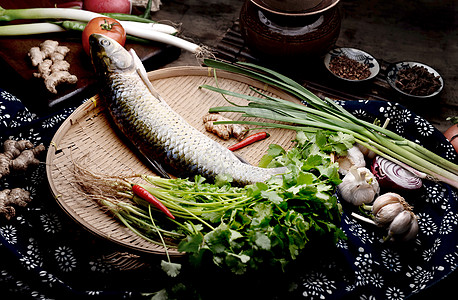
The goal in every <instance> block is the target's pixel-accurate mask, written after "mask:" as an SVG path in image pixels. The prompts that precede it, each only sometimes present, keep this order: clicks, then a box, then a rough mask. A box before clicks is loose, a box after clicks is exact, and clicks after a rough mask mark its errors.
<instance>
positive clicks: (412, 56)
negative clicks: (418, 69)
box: [153, 0, 458, 132]
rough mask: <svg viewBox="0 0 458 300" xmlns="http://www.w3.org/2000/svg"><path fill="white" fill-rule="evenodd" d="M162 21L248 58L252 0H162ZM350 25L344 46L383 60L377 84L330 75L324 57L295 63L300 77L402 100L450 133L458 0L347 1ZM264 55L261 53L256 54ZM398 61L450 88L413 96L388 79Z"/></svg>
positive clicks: (331, 89)
mask: <svg viewBox="0 0 458 300" xmlns="http://www.w3.org/2000/svg"><path fill="white" fill-rule="evenodd" d="M162 2H163V5H162V9H161V11H159V12H157V13H155V14H154V16H153V17H154V18H155V19H157V20H171V21H174V22H177V23H181V24H182V28H183V34H184V35H185V36H186V37H188V38H190V39H192V40H194V41H195V42H197V43H203V44H205V45H208V46H211V47H214V48H216V49H217V51H218V52H217V53H218V55H219V56H221V57H223V58H226V59H229V60H237V59H241V60H248V59H250V58H249V56H250V54H252V53H249V49H248V51H246V50H247V49H246V47H245V45H244V42H243V40H241V37H240V34H239V33H238V31H237V26H236V24H235V25H234V23H236V21H237V19H238V17H239V12H240V8H241V6H242V4H243V2H244V0H228V1H218V0H202V1H199V0H186V1H184V0H168V1H162ZM338 6H339V8H340V12H341V14H342V25H341V31H340V35H339V38H338V40H337V45H339V46H343V47H353V48H359V49H362V50H365V51H367V52H369V53H371V54H372V55H374V56H375V57H376V58H377V60H379V62H380V63H381V65H382V71H381V72H380V75H379V76H378V77H377V78H376V80H374V84H373V85H369V86H361V87H355V86H351V85H346V84H342V83H341V82H339V81H336V80H333V79H332V78H329V77H328V76H326V73H325V72H324V68H323V65H322V63H321V60H319V58H317V60H315V61H312V67H310V66H309V68H307V69H297V68H294V69H290V70H289V72H290V73H292V74H294V75H295V78H296V79H298V80H299V81H302V82H303V83H304V84H306V85H307V86H308V87H309V88H310V89H311V90H313V91H315V92H318V93H320V92H327V93H330V96H335V97H338V98H341V99H379V100H385V101H394V102H399V103H401V104H403V105H405V106H406V107H407V108H409V109H411V110H412V111H414V112H416V113H417V114H419V115H421V116H422V117H424V118H425V119H426V120H428V121H429V122H431V123H432V125H433V126H435V127H436V128H437V129H439V130H440V131H442V132H444V131H445V130H446V129H447V128H448V127H449V126H450V125H451V123H450V122H449V121H447V117H451V116H456V115H458V88H457V87H456V83H457V72H456V70H457V69H458V55H457V54H456V53H457V50H456V49H458V39H457V36H458V26H457V25H458V18H457V17H456V16H458V5H456V1H454V0H438V1H428V0H421V1H416V2H415V3H413V2H408V1H382V0H374V1H362V0H356V1H340V3H339V4H338ZM255 58H256V57H255ZM398 61H418V62H422V63H425V64H427V65H430V66H432V67H433V68H435V69H436V70H437V71H438V72H439V73H440V74H441V75H442V76H443V78H444V82H445V87H444V89H443V91H442V92H441V94H440V95H439V96H438V97H435V98H432V99H429V100H428V101H412V100H410V99H408V98H405V97H400V96H399V95H398V94H397V93H395V92H393V91H392V90H391V89H390V88H389V87H388V84H387V83H386V81H385V74H386V73H385V68H386V66H387V65H388V64H389V63H392V62H398ZM189 64H192V65H196V64H197V61H196V60H195V58H194V57H193V56H192V55H190V54H188V53H182V55H181V56H180V58H179V59H177V60H176V61H174V62H172V63H171V64H169V66H175V65H189Z"/></svg>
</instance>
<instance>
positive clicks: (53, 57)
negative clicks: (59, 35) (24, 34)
mask: <svg viewBox="0 0 458 300" xmlns="http://www.w3.org/2000/svg"><path fill="white" fill-rule="evenodd" d="M68 52H70V48H68V47H66V46H59V43H58V42H56V41H52V40H46V41H44V42H43V43H41V44H40V47H32V48H30V50H29V57H30V59H31V61H32V65H33V66H35V67H37V69H38V72H36V73H34V74H33V75H34V76H35V77H37V78H43V79H44V82H45V86H46V88H47V89H48V91H50V92H51V93H53V94H57V89H56V86H57V85H59V84H61V83H64V82H65V83H69V84H74V83H76V82H77V81H78V78H77V77H76V76H75V75H72V74H70V73H69V72H68V70H69V69H70V63H69V62H68V61H66V60H64V58H65V55H67V53H68Z"/></svg>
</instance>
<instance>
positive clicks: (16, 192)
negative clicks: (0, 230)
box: [0, 188, 31, 220]
mask: <svg viewBox="0 0 458 300" xmlns="http://www.w3.org/2000/svg"><path fill="white" fill-rule="evenodd" d="M30 201H31V198H30V193H29V192H28V191H26V190H24V189H21V188H14V189H12V190H10V189H4V190H3V191H0V215H3V216H4V217H5V218H6V219H7V220H10V219H11V218H12V217H14V216H15V215H16V209H15V208H14V206H19V207H25V206H26V205H27V204H28V203H29V202H30ZM13 205H14V206H13Z"/></svg>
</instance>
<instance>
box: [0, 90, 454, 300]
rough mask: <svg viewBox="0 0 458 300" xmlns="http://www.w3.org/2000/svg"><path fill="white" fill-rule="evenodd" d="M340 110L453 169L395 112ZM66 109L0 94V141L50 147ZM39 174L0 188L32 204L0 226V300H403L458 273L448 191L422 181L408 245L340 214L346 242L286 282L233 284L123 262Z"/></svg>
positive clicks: (132, 257)
mask: <svg viewBox="0 0 458 300" xmlns="http://www.w3.org/2000/svg"><path fill="white" fill-rule="evenodd" d="M341 104H342V105H343V106H344V107H345V108H346V109H347V110H349V111H351V112H352V113H353V114H355V115H356V116H358V117H359V118H362V119H366V120H368V121H371V122H372V121H373V120H374V119H375V118H377V119H378V120H382V122H383V121H384V120H385V119H387V118H389V119H390V122H389V128H390V129H391V130H394V131H396V132H398V133H399V134H401V135H403V136H405V137H407V138H409V139H411V140H413V141H415V142H417V143H419V144H421V145H424V146H426V147H427V148H429V149H431V150H433V151H434V152H435V153H437V154H439V155H442V156H444V157H446V158H447V159H449V160H452V161H454V162H457V161H458V157H457V154H456V152H455V151H454V149H453V147H452V146H451V145H450V144H449V143H448V142H447V141H446V139H445V138H444V137H443V135H442V134H441V133H440V132H438V131H437V130H436V129H435V128H434V127H433V126H432V125H431V124H430V123H428V122H427V121H426V120H424V119H422V118H421V117H419V116H417V115H416V114H414V113H413V112H411V111H409V110H407V109H406V108H404V107H403V106H401V105H398V104H392V103H387V102H378V101H349V102H341ZM74 109H75V107H73V108H67V109H64V110H62V111H59V112H56V113H53V114H52V115H49V116H47V117H40V118H39V117H37V116H35V115H34V114H33V113H31V112H29V111H28V110H27V108H25V107H24V106H23V104H22V103H21V101H20V100H19V99H17V98H16V97H15V96H14V95H12V94H10V93H8V92H7V91H5V90H2V89H0V140H1V141H3V140H5V139H7V138H13V139H29V140H30V141H32V142H33V143H34V144H40V143H43V144H44V145H45V146H49V145H50V143H51V140H52V138H53V135H54V133H55V132H56V130H57V129H58V128H59V126H60V124H61V123H62V122H63V121H64V120H65V119H66V118H67V117H68V116H69V115H70V114H71V113H72V111H73V110H74ZM42 161H44V158H43V159H42ZM45 169H46V168H45V164H44V163H43V164H41V165H39V166H38V167H36V168H33V169H31V170H30V171H28V172H26V173H25V174H15V175H10V176H7V177H4V178H1V179H0V190H3V189H5V188H14V187H22V188H24V189H26V190H28V191H30V192H31V195H32V202H31V203H30V204H29V205H28V206H27V207H26V208H19V209H18V210H17V214H16V216H15V217H14V218H12V219H11V220H9V221H7V220H5V219H4V218H0V290H1V291H2V295H1V296H0V297H1V298H2V299H8V298H4V297H3V295H5V293H6V295H11V296H15V297H17V296H20V297H21V298H20V299H65V298H68V299H73V298H75V299H85V298H88V299H103V298H107V299H235V297H237V299H295V298H298V299H342V298H349V299H405V298H406V297H408V296H410V295H412V294H415V293H418V292H421V291H422V290H423V289H425V288H427V287H428V286H430V285H432V284H434V283H435V282H437V281H439V280H441V279H442V278H443V277H445V276H446V275H448V274H449V273H450V272H452V271H453V270H454V269H455V268H456V267H457V265H458V228H457V227H458V207H457V206H458V202H457V194H456V191H455V190H454V189H453V188H451V187H449V186H448V185H445V184H442V183H436V182H430V181H425V182H424V186H423V187H422V189H421V191H420V192H418V193H413V194H406V195H403V196H405V198H406V200H407V201H408V202H409V203H410V204H412V205H413V206H414V212H415V213H416V214H417V215H418V217H419V227H420V232H419V234H418V236H417V238H416V239H415V240H414V241H411V242H409V243H403V244H399V243H390V242H383V237H384V235H385V234H386V232H384V231H383V230H381V229H378V228H374V226H372V225H368V224H365V223H363V222H362V221H360V220H357V219H355V218H353V217H352V216H351V215H350V213H351V211H352V209H351V208H347V207H345V205H344V214H343V216H342V221H341V227H342V229H343V230H344V232H345V234H346V235H347V237H348V239H347V240H341V241H339V242H338V244H337V246H327V247H323V248H320V247H321V246H324V245H319V246H320V247H318V248H319V249H318V250H317V249H311V250H310V251H306V253H304V255H303V257H302V258H299V259H298V260H297V261H296V262H294V263H293V265H292V266H290V267H289V268H288V269H287V271H286V273H282V272H281V271H279V272H275V271H271V272H260V273H256V274H248V275H246V276H235V275H231V274H226V273H225V272H224V271H222V270H219V269H217V268H215V267H211V266H193V265H192V264H189V263H188V262H187V261H186V259H185V258H184V259H183V260H182V261H180V262H181V263H183V264H184V268H183V269H184V271H182V274H180V275H179V276H178V277H177V278H169V277H167V276H166V275H165V274H164V272H163V271H161V269H160V259H162V258H161V257H156V256H148V255H144V254H140V253H131V252H130V250H128V249H125V248H122V247H121V246H118V245H115V244H114V243H111V242H109V241H106V240H102V239H100V238H98V237H95V236H94V235H92V234H91V233H89V232H87V231H86V230H85V229H83V228H81V227H80V226H79V225H78V224H76V222H74V221H73V220H72V219H71V218H70V217H69V216H68V215H66V214H65V213H64V212H63V210H62V209H61V208H60V207H59V205H58V204H57V202H56V201H55V200H54V198H53V196H52V195H51V193H50V191H49V188H48V185H47V178H46V170H45ZM315 250H317V251H315ZM247 291H248V292H247Z"/></svg>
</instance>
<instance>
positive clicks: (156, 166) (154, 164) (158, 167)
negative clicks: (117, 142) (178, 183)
mask: <svg viewBox="0 0 458 300" xmlns="http://www.w3.org/2000/svg"><path fill="white" fill-rule="evenodd" d="M139 152H140V153H141V154H142V155H143V157H144V158H145V160H146V161H147V162H148V164H149V165H150V167H151V168H153V171H154V172H156V173H157V174H158V175H160V176H161V177H163V178H167V179H170V175H169V173H167V171H166V170H165V169H164V167H162V165H161V164H160V163H159V162H157V161H155V160H153V159H150V158H149V157H148V156H147V155H145V153H144V152H143V151H141V150H140V149H139Z"/></svg>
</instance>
